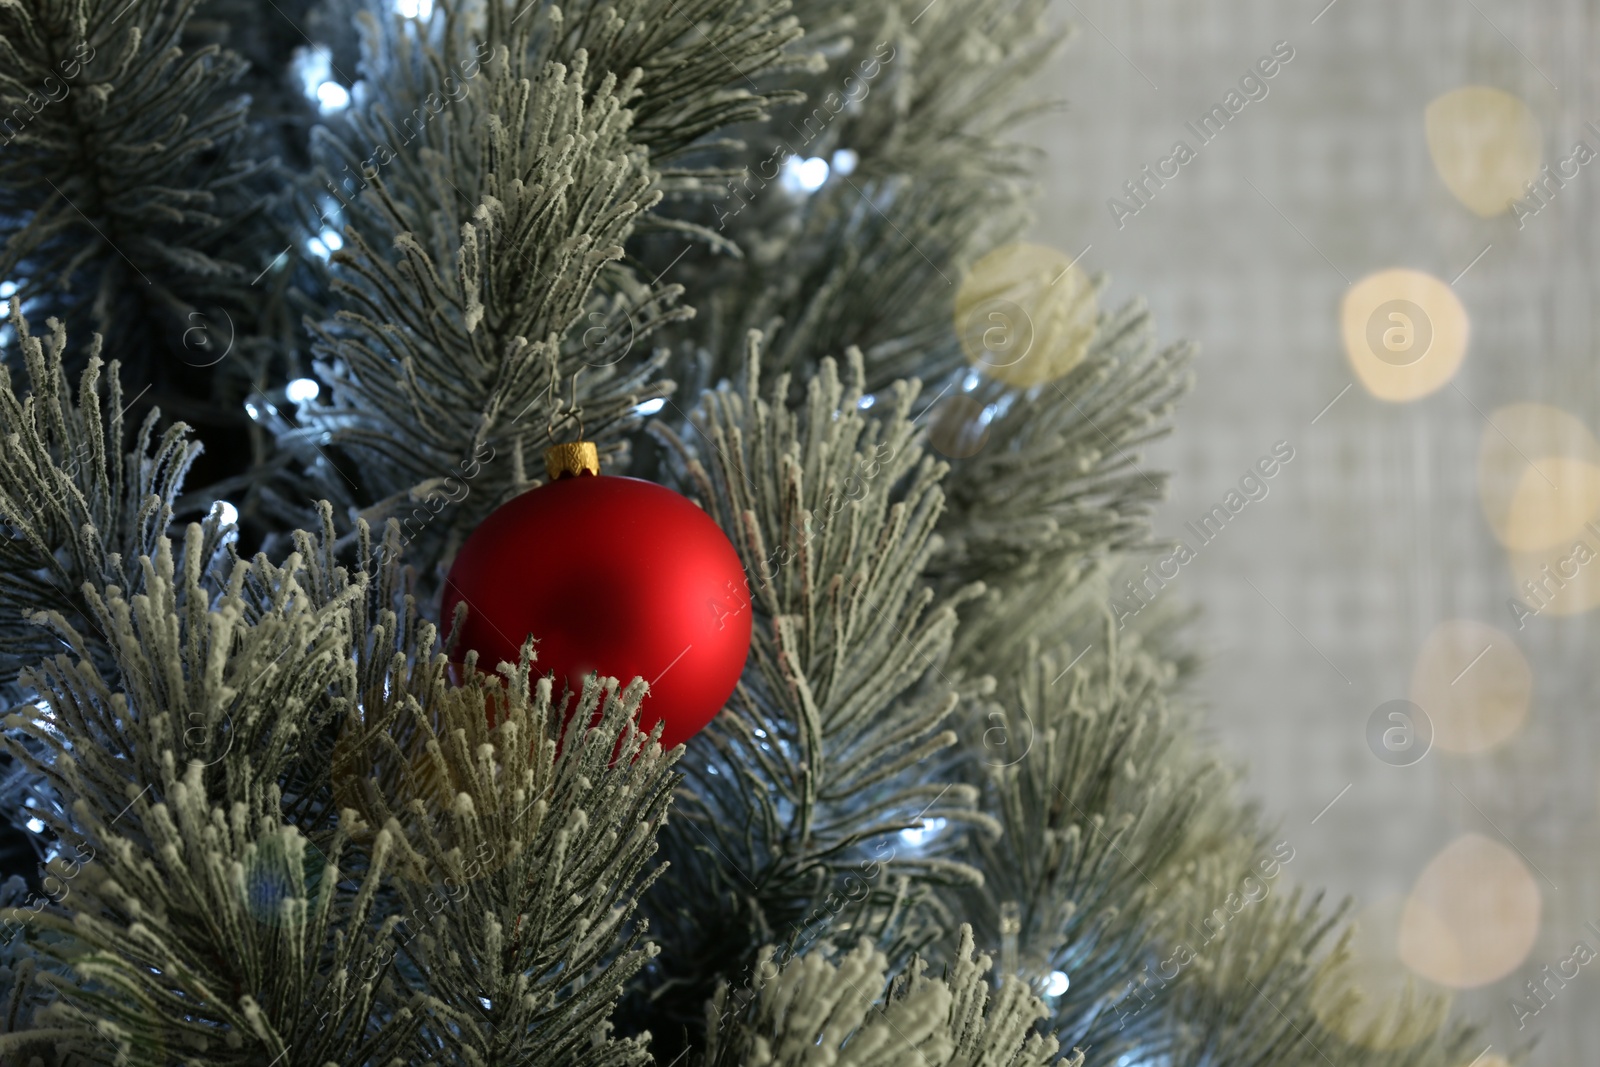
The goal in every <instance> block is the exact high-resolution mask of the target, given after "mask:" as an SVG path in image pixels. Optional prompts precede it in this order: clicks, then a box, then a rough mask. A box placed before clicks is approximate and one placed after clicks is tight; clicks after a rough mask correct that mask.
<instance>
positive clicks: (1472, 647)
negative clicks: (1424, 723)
mask: <svg viewBox="0 0 1600 1067" xmlns="http://www.w3.org/2000/svg"><path fill="white" fill-rule="evenodd" d="M1411 699H1412V701H1414V702H1415V703H1416V704H1417V705H1418V706H1419V707H1421V708H1423V709H1424V710H1425V711H1426V712H1427V713H1428V718H1429V719H1430V720H1431V721H1432V723H1433V738H1434V743H1435V744H1436V745H1438V746H1439V748H1440V749H1441V750H1443V751H1445V752H1456V753H1471V752H1485V751H1487V750H1489V749H1491V748H1494V747H1495V746H1496V745H1498V744H1501V743H1502V742H1504V741H1505V740H1506V739H1507V738H1509V737H1511V736H1512V735H1513V734H1515V733H1516V732H1517V730H1518V729H1520V728H1521V726H1522V724H1523V722H1524V721H1526V719H1527V717H1528V707H1529V705H1530V704H1531V703H1532V699H1533V671H1532V670H1531V669H1530V668H1529V666H1528V660H1527V658H1526V657H1525V656H1523V654H1522V650H1521V649H1519V648H1518V647H1517V644H1516V642H1515V641H1513V640H1512V639H1511V635H1510V634H1507V633H1504V632H1503V631H1500V630H1497V629H1495V628H1494V627H1493V626H1489V625H1486V624H1484V623H1481V622H1477V621H1475V620H1473V619H1451V620H1450V621H1448V622H1442V623H1440V624H1439V625H1438V626H1435V627H1434V628H1433V632H1432V633H1430V634H1429V635H1428V638H1427V640H1426V641H1424V642H1423V643H1422V649H1421V651H1419V652H1418V653H1417V662H1416V664H1415V666H1414V667H1413V668H1412V671H1411Z"/></svg>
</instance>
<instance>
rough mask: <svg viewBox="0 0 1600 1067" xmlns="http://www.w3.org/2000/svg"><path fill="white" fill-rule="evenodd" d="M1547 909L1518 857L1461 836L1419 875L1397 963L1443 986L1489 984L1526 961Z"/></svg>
mask: <svg viewBox="0 0 1600 1067" xmlns="http://www.w3.org/2000/svg"><path fill="white" fill-rule="evenodd" d="M1542 905H1543V901H1542V898H1541V897H1540V895H1539V887H1538V886H1537V885H1536V884H1535V883H1534V880H1533V876H1532V875H1531V874H1529V873H1528V868H1527V866H1526V865H1524V863H1523V862H1522V860H1521V858H1520V857H1518V856H1517V854H1516V853H1515V852H1513V851H1511V849H1509V848H1507V847H1506V846H1504V845H1502V844H1500V843H1499V842H1498V841H1492V840H1490V839H1489V838H1487V837H1484V836H1483V835H1481V834H1463V835H1462V836H1460V837H1458V838H1456V839H1455V840H1454V841H1452V842H1451V843H1450V844H1449V845H1447V846H1445V848H1444V849H1443V850H1441V851H1440V852H1439V854H1438V855H1436V856H1435V857H1434V858H1433V859H1432V860H1430V861H1429V862H1428V865H1427V866H1426V867H1424V868H1423V869H1422V873H1421V874H1420V875H1418V876H1417V881H1416V884H1415V885H1414V886H1413V887H1412V889H1411V895H1410V896H1409V897H1408V898H1407V899H1406V906H1405V910H1404V912H1403V913H1402V914H1401V917H1400V937H1399V941H1398V946H1399V950H1400V958H1401V960H1403V961H1404V962H1405V964H1406V966H1407V967H1410V968H1411V969H1412V970H1413V971H1415V972H1416V973H1417V974H1419V975H1422V976H1423V977H1424V978H1427V979H1428V980H1430V981H1433V982H1437V983H1439V984H1440V985H1443V986H1449V987H1451V988H1453V989H1472V988H1475V987H1477V986H1482V985H1487V984H1489V983H1490V982H1494V981H1497V980H1498V979H1501V978H1504V977H1505V976H1506V975H1508V974H1510V973H1511V972H1512V971H1514V970H1516V969H1517V967H1519V966H1521V964H1522V962H1523V961H1524V960H1525V959H1527V958H1528V953H1529V952H1530V951H1531V950H1532V948H1533V943H1534V939H1535V938H1536V937H1537V936H1538V934H1539V917H1540V911H1541V908H1542Z"/></svg>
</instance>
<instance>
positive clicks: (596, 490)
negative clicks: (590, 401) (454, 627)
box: [442, 441, 750, 748]
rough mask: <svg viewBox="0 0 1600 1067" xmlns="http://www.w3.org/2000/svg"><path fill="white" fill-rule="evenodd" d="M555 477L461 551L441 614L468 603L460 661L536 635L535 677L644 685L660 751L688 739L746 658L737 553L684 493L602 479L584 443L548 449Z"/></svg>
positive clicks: (505, 652) (511, 652)
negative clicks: (593, 676)
mask: <svg viewBox="0 0 1600 1067" xmlns="http://www.w3.org/2000/svg"><path fill="white" fill-rule="evenodd" d="M545 464H546V467H547V468H548V470H549V472H550V479H551V480H550V481H549V482H547V483H546V484H544V485H542V486H540V487H539V488H537V489H532V490H529V491H528V492H526V493H523V494H522V495H521V496H518V497H516V498H515V499H513V500H510V501H507V502H506V503H505V504H503V505H501V506H500V507H499V508H497V509H496V510H495V511H494V512H493V513H492V514H491V515H490V516H489V517H488V518H487V519H485V520H484V521H483V524H482V525H481V526H479V527H478V528H477V529H476V530H474V531H473V532H472V535H471V536H470V537H468V538H467V540H466V543H465V544H464V545H462V546H461V551H460V553H459V554H458V555H457V556H456V560H455V563H454V565H452V566H451V568H450V576H449V578H448V579H447V580H446V583H445V592H444V604H443V615H442V617H443V619H444V621H445V625H446V626H448V625H449V622H450V619H451V618H452V617H453V613H454V611H455V607H456V605H457V604H459V603H463V602H464V603H465V604H466V605H467V618H466V622H465V623H464V625H463V627H462V633H461V640H460V643H459V644H458V645H457V647H456V650H455V655H456V656H458V657H465V655H466V653H467V651H468V650H472V651H476V652H477V653H478V664H479V668H480V669H487V670H493V669H494V665H495V664H497V663H499V662H501V661H502V660H505V661H508V662H512V663H515V662H516V661H517V655H518V653H519V652H520V651H521V648H522V643H523V641H524V640H526V639H527V637H528V636H529V635H530V634H531V635H532V636H533V637H535V638H537V640H538V644H537V645H536V646H535V651H536V653H537V659H536V660H535V662H534V665H533V673H534V677H535V678H538V677H541V676H544V675H549V676H551V681H552V684H553V685H554V686H555V688H556V692H557V693H558V694H559V693H560V690H561V685H562V682H565V683H566V684H567V685H568V686H570V687H571V689H572V691H573V692H574V693H576V692H578V691H580V690H581V689H582V686H583V681H584V679H585V678H586V677H587V676H588V675H589V673H590V672H591V671H597V672H599V674H600V675H601V677H608V676H609V677H614V678H618V679H621V680H622V681H623V682H624V683H626V682H628V681H629V680H631V679H632V678H633V677H635V676H636V675H637V676H638V677H641V678H643V679H645V680H646V681H647V682H649V683H650V693H649V695H648V696H646V697H645V699H644V703H643V704H642V705H641V707H640V710H639V726H640V727H641V728H642V729H644V730H646V731H648V730H651V729H653V728H654V726H655V724H656V723H657V722H665V723H666V726H665V728H664V729H663V730H662V735H661V743H662V745H663V746H664V747H667V748H671V747H672V746H673V745H676V744H678V743H680V742H682V741H685V740H687V739H688V738H690V737H692V736H693V735H694V734H695V733H697V732H698V731H700V730H701V729H702V728H703V727H704V726H705V725H706V724H707V723H708V722H710V721H711V720H712V719H713V718H714V717H715V716H716V714H717V712H718V711H720V710H721V709H722V706H723V705H724V704H725V703H727V700H728V697H729V696H731V695H732V694H733V690H734V686H735V685H737V684H738V681H739V675H740V673H741V672H742V671H743V670H744V663H745V658H746V656H748V655H749V652H750V598H749V595H748V592H747V590H748V585H747V584H746V582H745V576H744V568H743V566H742V565H741V564H740V562H739V555H738V553H737V552H735V551H734V548H733V545H732V544H731V543H730V542H729V541H728V538H727V537H726V536H725V535H724V534H723V532H722V530H721V528H720V527H718V526H717V524H716V523H715V522H714V521H712V519H711V517H710V516H708V515H707V514H706V513H705V512H704V511H702V510H700V508H698V507H696V506H695V505H694V504H693V503H691V502H690V501H689V500H688V499H687V498H685V497H683V496H681V495H679V494H678V493H675V492H673V491H672V490H670V489H668V488H666V487H665V486H661V485H657V484H656V483H654V482H647V481H643V480H641V479H638V478H624V477H619V476H614V475H602V474H600V463H599V454H598V452H597V451H596V449H595V446H594V445H593V444H591V443H589V442H586V441H584V442H578V443H577V444H571V445H558V446H556V447H555V448H552V449H550V450H549V451H548V452H547V453H546V455H545Z"/></svg>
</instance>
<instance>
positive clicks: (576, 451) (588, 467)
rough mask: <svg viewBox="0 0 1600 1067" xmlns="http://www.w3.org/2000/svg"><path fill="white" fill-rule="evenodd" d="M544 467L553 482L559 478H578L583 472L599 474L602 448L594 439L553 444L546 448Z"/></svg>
mask: <svg viewBox="0 0 1600 1067" xmlns="http://www.w3.org/2000/svg"><path fill="white" fill-rule="evenodd" d="M544 469H545V473H546V474H548V475H549V476H550V480H551V481H552V482H553V481H555V480H556V479H558V478H576V477H578V476H579V475H581V474H599V473H600V450H599V449H598V448H596V447H595V446H594V442H593V441H572V442H569V443H568V444H564V445H552V446H551V447H549V448H547V449H545V450H544Z"/></svg>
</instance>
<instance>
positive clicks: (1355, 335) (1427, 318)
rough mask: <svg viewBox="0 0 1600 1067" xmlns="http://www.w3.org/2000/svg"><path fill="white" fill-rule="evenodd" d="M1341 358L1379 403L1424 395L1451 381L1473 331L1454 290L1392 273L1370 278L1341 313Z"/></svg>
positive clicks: (1349, 295) (1427, 278)
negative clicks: (1345, 359) (1380, 401)
mask: <svg viewBox="0 0 1600 1067" xmlns="http://www.w3.org/2000/svg"><path fill="white" fill-rule="evenodd" d="M1339 326H1340V332H1341V333H1342V335H1343V337H1344V347H1345V354H1346V355H1347V356H1348V357H1349V359H1350V366H1351V368H1352V369H1353V370H1354V371H1355V373H1356V378H1357V379H1358V380H1359V381H1360V382H1361V384H1362V386H1363V387H1365V388H1366V390H1367V391H1368V392H1369V393H1371V394H1372V395H1373V396H1375V397H1377V398H1378V399H1380V400H1391V401H1406V400H1416V399H1418V398H1420V397H1424V396H1427V395H1428V394H1429V393H1431V392H1433V391H1434V390H1436V389H1438V388H1440V387H1441V386H1443V385H1445V384H1446V383H1447V382H1449V381H1450V379H1451V378H1453V377H1454V376H1455V373H1456V371H1457V370H1458V369H1459V368H1460V366H1461V361H1462V360H1463V359H1464V358H1465V357H1466V354H1467V340H1468V337H1469V335H1470V333H1471V326H1470V323H1469V321H1468V319H1467V311H1466V308H1464V307H1462V306H1461V301H1460V299H1458V298H1457V297H1456V294H1455V291H1454V290H1453V289H1451V288H1450V287H1449V286H1448V285H1446V284H1445V283H1444V282H1442V281H1440V280H1439V279H1438V278H1435V277H1434V276H1433V275H1431V274H1425V273H1423V272H1422V271H1418V270H1408V269H1405V268H1394V269H1392V270H1383V271H1379V272H1377V273H1376V274H1369V275H1367V276H1366V277H1365V278H1362V279H1361V280H1360V281H1358V282H1356V283H1355V284H1354V285H1352V286H1351V287H1350V288H1349V290H1348V291H1347V292H1346V293H1345V296H1344V301H1343V303H1342V304H1341V306H1340V309H1339Z"/></svg>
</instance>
